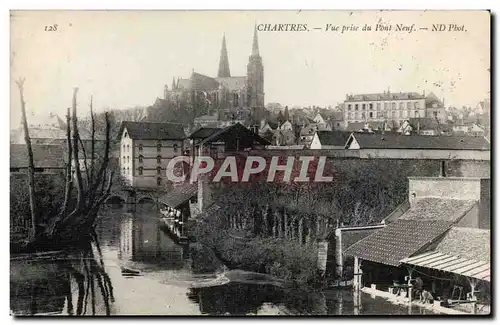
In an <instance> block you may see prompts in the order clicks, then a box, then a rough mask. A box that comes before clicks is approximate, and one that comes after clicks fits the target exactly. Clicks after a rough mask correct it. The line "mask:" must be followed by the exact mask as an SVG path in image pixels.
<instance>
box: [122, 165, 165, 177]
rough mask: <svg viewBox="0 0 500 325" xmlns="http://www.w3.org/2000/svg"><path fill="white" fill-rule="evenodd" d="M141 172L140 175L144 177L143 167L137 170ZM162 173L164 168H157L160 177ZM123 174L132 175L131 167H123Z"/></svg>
mask: <svg viewBox="0 0 500 325" xmlns="http://www.w3.org/2000/svg"><path fill="white" fill-rule="evenodd" d="M137 170H138V171H139V175H140V176H142V175H143V173H144V168H143V167H142V166H141V167H139V168H138V169H137ZM161 171H162V168H161V167H156V175H158V176H161ZM123 174H124V175H130V174H131V170H130V168H129V167H126V168H125V167H123Z"/></svg>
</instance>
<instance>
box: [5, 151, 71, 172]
mask: <svg viewBox="0 0 500 325" xmlns="http://www.w3.org/2000/svg"><path fill="white" fill-rule="evenodd" d="M31 149H32V151H33V163H34V165H35V173H43V174H53V173H64V172H65V169H66V161H65V158H66V150H65V148H64V147H63V146H62V145H53V144H52V145H48V144H32V145H31ZM28 168H29V157H28V148H27V146H26V145H25V144H11V145H10V172H11V174H12V173H23V174H26V173H27V172H28Z"/></svg>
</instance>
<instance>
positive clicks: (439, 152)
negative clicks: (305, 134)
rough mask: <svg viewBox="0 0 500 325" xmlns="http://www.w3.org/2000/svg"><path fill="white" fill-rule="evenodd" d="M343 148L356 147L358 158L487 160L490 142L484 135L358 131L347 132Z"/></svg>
mask: <svg viewBox="0 0 500 325" xmlns="http://www.w3.org/2000/svg"><path fill="white" fill-rule="evenodd" d="M346 149H350V150H360V157H361V158H370V157H379V158H382V157H386V158H394V159H399V158H406V159H412V158H413V159H423V158H430V159H450V158H449V157H454V158H455V159H468V160H489V159H490V143H489V141H488V140H487V139H486V138H484V137H471V136H426V135H400V134H392V133H385V134H375V133H365V132H363V133H358V132H354V133H352V134H351V135H350V137H349V139H348V140H347V143H346Z"/></svg>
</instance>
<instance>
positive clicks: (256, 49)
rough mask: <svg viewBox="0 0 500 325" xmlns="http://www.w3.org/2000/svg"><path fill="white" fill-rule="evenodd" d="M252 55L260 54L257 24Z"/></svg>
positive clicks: (254, 31)
mask: <svg viewBox="0 0 500 325" xmlns="http://www.w3.org/2000/svg"><path fill="white" fill-rule="evenodd" d="M252 55H254V56H259V38H258V37H257V25H255V27H254V30H253V44H252Z"/></svg>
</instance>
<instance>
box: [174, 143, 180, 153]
mask: <svg viewBox="0 0 500 325" xmlns="http://www.w3.org/2000/svg"><path fill="white" fill-rule="evenodd" d="M178 149H179V146H178V145H177V143H174V152H175V153H177V150H178Z"/></svg>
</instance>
